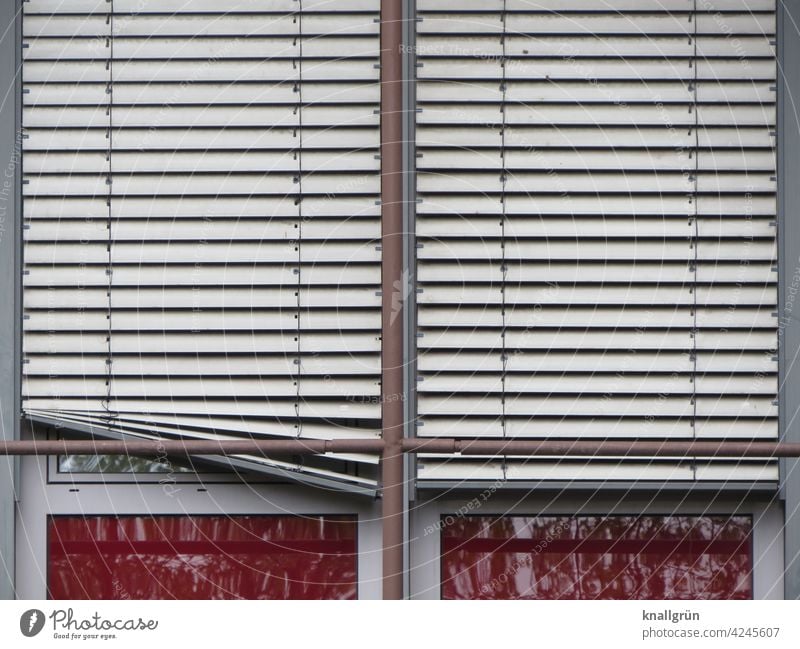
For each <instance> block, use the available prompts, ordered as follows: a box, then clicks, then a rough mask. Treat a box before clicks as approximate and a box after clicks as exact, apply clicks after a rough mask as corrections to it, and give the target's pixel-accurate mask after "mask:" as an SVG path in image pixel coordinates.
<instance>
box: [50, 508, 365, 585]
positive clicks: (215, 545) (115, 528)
mask: <svg viewBox="0 0 800 649" xmlns="http://www.w3.org/2000/svg"><path fill="white" fill-rule="evenodd" d="M48 540H49V560H48V594H49V596H50V598H52V599H239V598H241V599H354V598H355V597H356V585H357V577H356V519H355V517H349V516H324V517H323V516H312V517H303V516H233V517H228V516H120V517H116V516H89V517H85V518H84V517H77V516H67V517H62V516H58V517H51V518H50V520H49V528H48Z"/></svg>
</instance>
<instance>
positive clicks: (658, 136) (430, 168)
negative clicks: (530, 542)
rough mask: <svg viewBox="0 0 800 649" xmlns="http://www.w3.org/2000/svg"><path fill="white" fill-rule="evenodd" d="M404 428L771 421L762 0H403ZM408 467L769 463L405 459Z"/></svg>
mask: <svg viewBox="0 0 800 649" xmlns="http://www.w3.org/2000/svg"><path fill="white" fill-rule="evenodd" d="M417 6H418V18H417V33H416V39H417V42H416V52H417V84H416V94H417V119H416V143H417V185H416V186H417V217H416V236H417V251H416V252H417V276H418V281H419V290H418V296H417V297H418V315H417V318H418V335H417V336H418V373H419V376H418V383H417V386H418V387H417V402H418V416H419V423H420V424H421V425H420V426H419V428H418V430H417V434H418V435H419V436H423V437H436V436H456V437H472V436H483V437H487V436H488V437H497V438H503V437H507V438H556V437H563V438H624V439H651V440H652V439H663V440H669V439H694V438H697V439H738V440H748V439H753V440H755V439H775V438H776V436H777V406H776V403H775V399H776V391H777V385H776V382H777V379H776V377H777V362H776V359H775V357H774V354H775V351H774V350H775V347H776V342H777V340H776V339H777V317H776V313H775V311H776V300H777V294H776V281H777V273H776V268H775V263H776V239H775V237H776V223H775V219H776V216H775V215H776V199H775V189H776V178H775V173H776V172H775V132H774V129H775V78H776V77H775V75H776V62H775V13H774V12H775V2H774V0H653V1H650V0H605V1H604V2H599V3H598V2H588V1H584V0H557V1H556V0H530V1H525V0H480V1H478V0H474V1H473V0H456V1H454V2H442V1H440V0H419V1H418V3H417ZM418 473H419V478H420V479H422V480H450V479H453V480H462V479H470V478H472V479H494V480H497V479H500V480H502V479H508V480H515V479H528V480H538V479H556V480H567V481H571V480H582V479H586V480H606V479H609V480H615V479H619V480H715V481H717V480H718V481H726V480H743V481H749V480H775V479H777V468H776V465H775V464H774V463H765V462H761V461H753V462H751V461H742V462H723V461H714V460H713V459H712V458H695V459H693V460H692V461H679V460H678V459H674V460H670V459H668V458H666V459H659V460H654V461H651V462H649V461H642V460H636V461H623V460H620V459H618V458H597V459H595V460H594V461H591V462H588V461H585V460H562V459H559V458H552V459H548V458H541V459H536V460H534V461H523V460H522V459H520V458H506V459H505V461H488V460H485V459H484V460H476V461H474V462H469V461H466V460H462V459H460V458H453V457H441V456H432V455H429V456H427V457H425V456H422V458H421V460H420V463H419V472H418Z"/></svg>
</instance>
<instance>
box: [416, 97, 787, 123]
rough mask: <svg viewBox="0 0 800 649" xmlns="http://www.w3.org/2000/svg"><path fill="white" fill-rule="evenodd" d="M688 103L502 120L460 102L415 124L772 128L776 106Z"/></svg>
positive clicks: (558, 109)
mask: <svg viewBox="0 0 800 649" xmlns="http://www.w3.org/2000/svg"><path fill="white" fill-rule="evenodd" d="M690 106H691V104H689V105H679V104H663V105H661V106H659V105H657V104H653V105H630V106H629V105H622V104H620V105H617V106H611V105H599V106H595V105H592V104H591V103H589V104H586V105H581V104H566V103H565V104H563V105H551V104H542V105H531V106H528V105H518V104H512V105H509V106H507V107H506V109H505V120H503V115H502V113H501V112H500V111H499V110H498V108H497V106H491V105H470V104H466V105H463V106H462V107H461V108H460V109H459V110H458V111H454V110H453V107H452V106H450V105H447V104H426V105H425V106H424V107H423V108H422V110H421V112H419V113H418V114H417V123H418V124H459V125H464V124H483V125H487V124H488V125H495V126H499V125H501V124H502V123H505V124H511V125H518V124H526V125H529V126H533V125H536V126H550V125H552V124H562V125H565V126H568V125H582V126H583V125H586V126H598V125H603V126H604V125H629V126H636V127H640V126H664V125H667V124H668V125H671V126H674V127H681V128H688V127H690V126H695V125H699V126H702V127H708V126H740V127H741V126H767V125H769V126H771V125H774V124H775V107H774V106H771V105H765V106H749V105H741V104H730V105H720V106H717V105H713V104H711V105H700V106H697V108H696V110H689V108H690Z"/></svg>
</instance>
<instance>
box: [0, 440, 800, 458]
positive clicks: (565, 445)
mask: <svg viewBox="0 0 800 649" xmlns="http://www.w3.org/2000/svg"><path fill="white" fill-rule="evenodd" d="M384 448H385V445H384V442H383V440H381V439H332V440H316V439H305V440H303V439H266V440H264V439H241V440H232V439H226V440H175V439H154V440H142V439H135V440H130V441H126V440H75V439H61V440H41V441H36V440H15V441H2V442H0V456H2V455H66V454H76V455H95V454H97V455H125V454H127V455H142V456H160V455H318V454H324V453H381V452H382V451H383V450H384ZM401 452H403V453H437V454H455V455H483V456H504V455H517V456H528V457H533V456H556V457H583V458H592V457H595V456H597V457H609V456H613V457H717V458H731V459H737V458H739V459H741V458H763V459H769V458H779V457H800V442H762V441H757V442H742V441H735V442H732V441H724V440H719V441H692V440H687V441H663V442H659V441H644V442H643V441H629V442H627V441H624V440H616V441H607V440H531V439H527V440H508V439H454V438H436V439H421V438H415V439H404V440H402V442H401Z"/></svg>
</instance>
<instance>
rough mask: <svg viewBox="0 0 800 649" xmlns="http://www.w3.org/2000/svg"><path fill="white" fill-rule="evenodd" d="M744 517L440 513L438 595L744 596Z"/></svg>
mask: <svg viewBox="0 0 800 649" xmlns="http://www.w3.org/2000/svg"><path fill="white" fill-rule="evenodd" d="M751 526H752V522H751V519H750V517H748V516H732V517H728V516H607V517H604V516H536V517H529V516H507V517H502V518H492V517H488V516H487V517H480V516H473V517H464V518H458V517H452V516H451V517H446V518H444V519H443V521H442V597H443V598H444V599H749V598H751V597H752V586H751V581H752V580H751V576H752V561H751V559H752V556H751V554H752V552H751Z"/></svg>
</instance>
